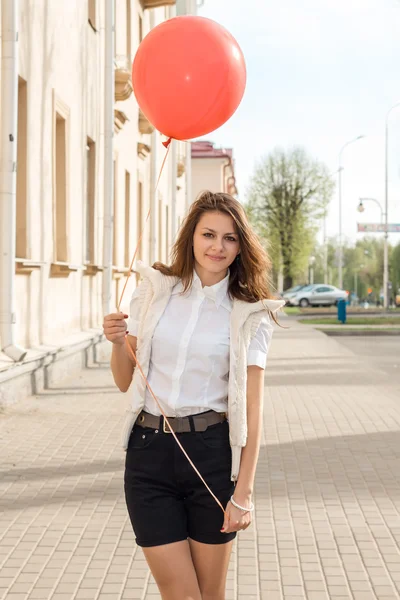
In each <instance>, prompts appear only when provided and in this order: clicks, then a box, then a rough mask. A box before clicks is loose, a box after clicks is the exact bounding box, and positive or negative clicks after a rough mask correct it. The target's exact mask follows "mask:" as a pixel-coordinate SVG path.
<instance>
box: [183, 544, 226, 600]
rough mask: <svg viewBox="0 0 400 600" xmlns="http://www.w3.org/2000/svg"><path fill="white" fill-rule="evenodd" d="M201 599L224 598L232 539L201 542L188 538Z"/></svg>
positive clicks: (218, 599)
mask: <svg viewBox="0 0 400 600" xmlns="http://www.w3.org/2000/svg"><path fill="white" fill-rule="evenodd" d="M189 543H190V550H191V553H192V560H193V564H194V567H195V570H196V574H197V580H198V584H199V588H200V592H201V598H202V600H225V587H226V576H227V573H228V566H229V558H230V555H231V552H232V545H233V540H232V541H231V542H228V543H227V544H202V543H200V542H195V541H194V540H191V539H190V540H189Z"/></svg>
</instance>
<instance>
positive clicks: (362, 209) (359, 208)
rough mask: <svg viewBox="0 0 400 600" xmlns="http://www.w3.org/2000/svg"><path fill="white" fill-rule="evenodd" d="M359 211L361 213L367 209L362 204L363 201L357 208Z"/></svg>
mask: <svg viewBox="0 0 400 600" xmlns="http://www.w3.org/2000/svg"><path fill="white" fill-rule="evenodd" d="M357 210H358V212H360V213H362V212H364V210H365V207H364V204H363V203H362V200H360V204H359V205H358V206H357Z"/></svg>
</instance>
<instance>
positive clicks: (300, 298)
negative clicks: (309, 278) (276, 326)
mask: <svg viewBox="0 0 400 600" xmlns="http://www.w3.org/2000/svg"><path fill="white" fill-rule="evenodd" d="M347 296H348V294H347V292H346V291H345V290H340V289H339V288H337V287H334V286H333V285H326V284H323V283H319V284H313V285H307V286H306V287H304V288H303V289H301V290H300V291H299V292H297V294H296V295H295V296H294V297H290V298H288V303H290V304H291V306H301V307H302V308H306V307H307V306H310V305H312V306H334V305H335V304H337V303H338V302H339V300H347Z"/></svg>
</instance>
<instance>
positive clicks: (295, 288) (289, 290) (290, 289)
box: [284, 285, 304, 294]
mask: <svg viewBox="0 0 400 600" xmlns="http://www.w3.org/2000/svg"><path fill="white" fill-rule="evenodd" d="M303 287H304V285H295V286H294V287H291V288H289V289H288V290H285V292H284V293H285V294H292V293H293V292H298V291H299V290H301V288H303Z"/></svg>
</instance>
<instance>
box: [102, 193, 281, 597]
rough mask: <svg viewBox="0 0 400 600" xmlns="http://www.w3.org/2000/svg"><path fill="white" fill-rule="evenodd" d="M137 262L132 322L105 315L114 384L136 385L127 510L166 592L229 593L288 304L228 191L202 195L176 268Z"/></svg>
mask: <svg viewBox="0 0 400 600" xmlns="http://www.w3.org/2000/svg"><path fill="white" fill-rule="evenodd" d="M137 270H138V271H139V273H140V274H141V275H142V278H143V279H142V282H141V284H140V285H139V286H138V287H137V288H136V290H135V292H134V294H133V296H132V300H131V304H130V316H129V321H128V325H127V324H126V321H125V318H127V317H128V315H124V314H122V313H115V314H110V315H108V316H106V317H105V319H104V332H105V335H106V337H107V339H108V340H109V341H111V342H112V343H113V350H112V358H111V368H112V372H113V376H114V380H115V383H116V384H117V386H118V387H119V389H120V390H121V391H123V392H126V391H127V390H128V389H129V388H130V386H131V383H132V387H131V394H132V402H131V410H130V411H129V413H128V416H127V419H126V422H125V426H124V432H123V438H124V447H125V449H126V450H127V454H126V464H125V496H126V502H127V507H128V512H129V516H130V519H131V522H132V526H133V529H134V532H135V535H136V542H137V544H138V545H139V546H141V547H142V548H143V552H144V554H145V557H146V559H147V562H148V564H149V566H150V569H151V571H152V573H153V576H154V578H155V580H156V582H157V584H158V587H159V589H160V592H161V596H162V598H163V600H224V598H225V582H226V575H227V570H228V563H229V557H230V553H231V549H232V544H233V540H234V538H235V536H236V532H237V531H240V530H243V529H247V527H248V526H249V525H250V523H251V512H252V510H253V508H254V507H253V503H252V492H253V485H254V477H255V471H256V464H257V459H258V453H259V445H260V436H261V426H262V398H263V382H264V368H265V364H266V357H267V352H268V347H269V343H270V339H271V332H272V325H271V317H272V318H273V319H274V320H275V317H274V316H273V313H274V312H275V311H276V310H277V309H278V308H280V307H281V306H282V305H283V304H284V303H283V302H282V301H277V300H272V299H271V294H270V291H269V288H268V276H269V272H270V262H269V259H268V257H267V255H266V253H265V251H264V250H263V248H262V246H261V244H260V242H259V241H258V238H257V237H256V235H255V234H254V232H253V231H252V229H251V227H250V225H249V223H248V221H247V218H246V215H245V212H244V210H243V208H242V206H241V204H240V203H239V202H237V201H236V200H235V199H234V198H232V197H231V196H229V195H228V194H222V193H221V194H213V193H211V192H205V193H203V194H201V196H200V197H199V198H198V199H197V200H196V201H195V202H194V204H192V206H191V208H190V211H189V214H188V216H187V217H186V219H185V221H184V223H183V226H182V228H181V230H180V231H179V233H178V237H177V240H176V243H175V245H174V248H173V253H172V264H171V266H166V265H163V264H161V263H156V264H155V265H154V266H153V267H145V266H143V265H141V264H139V265H138V267H137ZM126 335H127V341H128V343H129V344H130V346H131V348H132V349H133V351H134V352H135V354H136V357H137V361H138V365H140V367H141V369H142V370H143V374H144V375H145V376H146V378H147V380H148V383H149V386H150V388H151V390H152V391H153V393H154V395H155V396H156V398H157V399H158V401H159V403H160V405H161V406H162V408H163V411H164V413H165V415H166V417H167V418H168V420H169V422H170V424H171V427H172V428H173V430H174V432H176V435H177V437H178V439H179V441H180V442H181V444H182V446H183V447H184V449H185V450H186V452H187V454H188V455H189V457H190V459H191V460H192V461H193V463H194V465H195V466H196V467H197V469H198V470H199V472H200V473H201V475H202V477H203V478H204V480H205V481H206V483H207V485H208V486H209V487H210V489H211V490H212V492H213V493H214V494H215V496H216V497H217V498H218V500H219V501H220V502H221V503H222V506H223V507H224V509H225V515H224V513H223V511H222V510H221V507H220V506H218V504H217V502H216V501H215V499H214V498H213V497H212V495H211V494H210V492H209V491H208V490H207V488H206V487H205V485H204V483H203V482H202V481H201V479H200V478H199V476H198V475H197V474H196V472H195V471H194V470H193V468H192V466H191V465H190V463H189V461H188V460H187V458H186V457H185V456H184V454H183V452H182V450H181V449H180V448H179V446H178V444H177V443H176V441H175V439H174V437H173V435H171V433H170V431H169V429H168V426H167V425H166V423H165V422H164V417H163V416H162V412H161V411H160V409H159V407H158V405H157V403H156V402H155V400H154V397H153V396H152V394H151V393H150V391H149V389H148V387H147V386H146V383H145V381H144V379H143V377H142V375H141V373H140V372H139V368H136V369H135V364H134V361H133V360H132V357H131V353H130V352H129V348H127V346H126V340H125V336H126Z"/></svg>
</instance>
